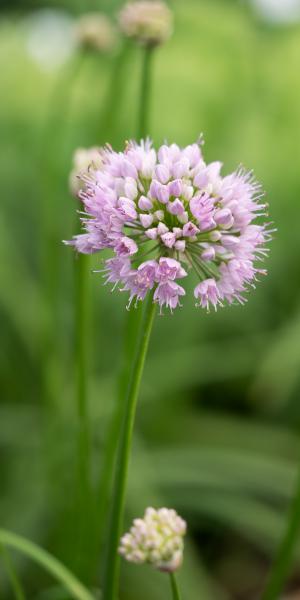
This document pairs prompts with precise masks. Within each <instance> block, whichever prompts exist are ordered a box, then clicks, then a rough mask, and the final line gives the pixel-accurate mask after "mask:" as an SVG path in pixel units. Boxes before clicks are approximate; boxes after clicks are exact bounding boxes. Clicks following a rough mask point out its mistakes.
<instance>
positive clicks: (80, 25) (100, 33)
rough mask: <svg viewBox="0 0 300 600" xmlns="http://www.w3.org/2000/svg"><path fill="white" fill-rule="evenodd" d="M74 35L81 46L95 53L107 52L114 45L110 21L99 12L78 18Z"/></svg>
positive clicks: (114, 39) (114, 36)
mask: <svg viewBox="0 0 300 600" xmlns="http://www.w3.org/2000/svg"><path fill="white" fill-rule="evenodd" d="M75 35H76V38H77V40H78V43H79V44H80V45H81V46H83V47H84V48H89V49H91V50H96V51H97V52H109V51H110V50H112V49H113V47H114V46H115V43H116V32H115V29H114V27H113V25H112V23H111V21H110V20H109V18H108V17H106V15H104V14H101V13H100V12H91V13H85V14H83V15H82V16H81V17H79V19H78V20H77V22H76V26H75Z"/></svg>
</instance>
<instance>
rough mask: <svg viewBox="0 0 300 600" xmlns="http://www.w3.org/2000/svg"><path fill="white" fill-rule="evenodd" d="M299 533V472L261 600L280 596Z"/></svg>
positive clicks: (269, 599)
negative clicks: (282, 532) (281, 535)
mask: <svg viewBox="0 0 300 600" xmlns="http://www.w3.org/2000/svg"><path fill="white" fill-rule="evenodd" d="M299 531H300V471H299V474H298V481H297V484H296V489H295V494H294V498H293V500H292V503H291V506H290V510H289V514H288V518H287V525H286V530H285V532H284V535H283V538H282V541H281V544H280V546H279V549H278V552H277V556H276V558H275V561H274V564H273V566H272V568H271V573H270V575H269V579H268V583H267V586H266V589H265V591H264V593H263V595H262V600H277V599H278V598H279V597H280V596H281V592H282V590H283V587H284V584H285V581H286V579H287V577H288V575H289V571H290V568H291V563H292V561H293V555H294V551H295V546H296V543H297V542H298V540H299Z"/></svg>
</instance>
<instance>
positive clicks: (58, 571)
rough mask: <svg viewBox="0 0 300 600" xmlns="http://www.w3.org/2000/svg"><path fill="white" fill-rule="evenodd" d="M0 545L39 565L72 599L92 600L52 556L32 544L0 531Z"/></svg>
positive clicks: (7, 532)
mask: <svg viewBox="0 0 300 600" xmlns="http://www.w3.org/2000/svg"><path fill="white" fill-rule="evenodd" d="M0 544H3V545H4V546H8V547H10V548H14V549H15V550H18V551H19V552H21V553H22V554H25V555H26V556H28V557H29V558H31V559H33V560H34V561H35V562H37V563H39V564H40V565H41V566H42V567H43V568H44V569H45V570H46V571H48V573H50V574H51V575H52V576H53V577H54V578H55V579H57V580H58V581H59V582H60V583H61V584H62V585H63V586H64V587H65V588H66V590H68V592H69V593H70V594H71V595H72V597H73V598H76V599H77V600H94V598H93V596H92V594H90V592H89V591H88V590H87V589H86V588H85V587H84V586H83V585H82V583H81V582H80V581H79V580H78V579H77V578H76V577H75V576H74V575H73V573H71V572H70V571H69V570H68V569H67V568H66V567H65V566H64V565H63V564H62V563H60V562H59V561H58V560H57V559H56V558H54V556H52V555H51V554H49V552H47V551H46V550H43V549H42V548H40V547H39V546H37V545H36V544H34V543H33V542H30V541H29V540H27V539H26V538H23V537H21V536H19V535H16V534H15V533H11V532H10V531H6V530H5V529H0Z"/></svg>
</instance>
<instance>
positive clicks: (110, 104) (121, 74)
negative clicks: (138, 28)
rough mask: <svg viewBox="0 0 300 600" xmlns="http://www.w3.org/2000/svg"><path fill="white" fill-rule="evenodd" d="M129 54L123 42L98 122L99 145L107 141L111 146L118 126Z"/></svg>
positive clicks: (126, 44) (126, 45)
mask: <svg viewBox="0 0 300 600" xmlns="http://www.w3.org/2000/svg"><path fill="white" fill-rule="evenodd" d="M130 52H131V47H130V45H129V43H128V42H124V46H123V48H122V49H121V51H120V52H119V54H118V56H117V57H116V58H115V62H114V65H113V67H112V71H111V76H110V77H111V78H110V81H109V85H108V90H107V95H106V99H105V102H104V108H103V109H102V113H101V118H100V121H99V124H100V127H99V134H98V141H99V143H100V144H103V143H105V142H108V141H109V142H110V143H111V144H113V141H114V138H115V132H116V131H117V127H118V124H119V121H118V117H119V110H120V107H121V105H122V103H123V102H122V101H123V97H124V93H125V90H126V79H127V78H128V59H129V57H130Z"/></svg>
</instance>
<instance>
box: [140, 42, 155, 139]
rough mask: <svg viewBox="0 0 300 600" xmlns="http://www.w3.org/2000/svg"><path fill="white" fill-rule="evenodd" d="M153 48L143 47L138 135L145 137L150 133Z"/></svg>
mask: <svg viewBox="0 0 300 600" xmlns="http://www.w3.org/2000/svg"><path fill="white" fill-rule="evenodd" d="M152 56H153V48H152V47H151V46H146V48H143V64H142V77H141V88H140V104H139V120H138V130H137V137H138V138H145V137H147V135H148V134H149V112H150V111H149V107H150V94H151V91H150V87H151V66H152Z"/></svg>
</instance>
